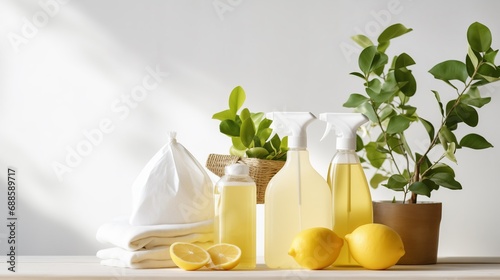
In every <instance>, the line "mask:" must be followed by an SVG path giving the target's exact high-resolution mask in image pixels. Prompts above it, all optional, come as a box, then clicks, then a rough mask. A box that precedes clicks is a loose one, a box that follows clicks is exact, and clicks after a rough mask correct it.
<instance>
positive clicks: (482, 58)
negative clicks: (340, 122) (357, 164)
mask: <svg viewBox="0 0 500 280" xmlns="http://www.w3.org/2000/svg"><path fill="white" fill-rule="evenodd" d="M411 31H412V29H411V28H406V27H405V26H404V25H402V24H394V25H392V26H389V27H388V28H386V29H385V30H384V31H382V33H381V34H380V35H379V37H378V38H377V42H378V45H375V44H374V43H373V42H372V41H371V40H370V39H369V38H368V37H366V36H364V35H356V36H353V38H352V39H353V40H354V41H355V42H356V43H358V44H359V45H360V46H361V47H363V48H364V49H363V50H362V51H361V53H360V55H359V59H358V66H359V70H360V72H353V73H351V75H353V76H356V77H359V78H361V79H362V80H363V84H364V88H365V93H353V94H351V95H350V96H349V98H348V99H347V101H346V102H345V103H344V107H347V108H353V109H354V110H356V111H358V112H360V113H363V114H364V115H366V116H367V117H368V118H369V120H370V125H369V126H368V128H367V130H368V135H370V140H369V141H368V143H366V144H365V143H364V142H363V140H362V139H361V137H359V136H358V141H357V150H358V151H360V152H361V161H362V163H363V164H364V165H367V166H369V167H373V168H375V169H376V172H375V174H374V175H373V177H372V178H371V179H370V185H371V186H372V187H373V188H377V187H378V186H379V185H383V186H385V187H387V188H389V189H391V190H394V191H400V192H403V193H404V199H403V200H404V201H406V198H407V195H409V194H411V201H412V202H413V203H416V201H417V195H425V196H428V197H430V196H431V192H432V191H435V190H438V189H439V187H444V188H448V189H452V190H458V189H462V185H461V184H460V183H459V182H458V181H457V180H456V179H455V172H454V171H453V168H452V167H450V166H449V165H447V164H445V163H444V162H443V160H444V159H448V160H449V161H451V162H454V163H456V162H457V159H456V157H455V153H456V151H457V150H459V149H461V148H470V149H475V150H480V149H486V148H490V147H493V145H491V143H489V142H488V141H487V140H486V139H485V138H484V137H483V136H481V135H478V134H475V133H470V134H467V135H465V136H464V137H462V139H460V141H459V140H458V139H457V136H456V131H457V130H458V128H459V127H462V126H468V127H469V128H474V127H476V126H477V125H478V123H479V114H478V111H477V110H478V109H479V108H482V107H483V106H484V105H486V104H488V103H489V102H490V101H491V98H490V97H482V96H481V94H480V91H479V88H480V87H481V86H484V85H486V84H489V83H493V82H496V81H498V80H500V66H497V65H496V64H495V58H496V55H497V53H498V50H493V49H492V48H491V43H492V36H491V32H490V30H489V29H488V27H486V26H485V25H483V24H481V23H478V22H475V23H473V24H471V25H470V26H469V28H468V30H467V42H468V45H469V46H468V51H467V54H466V56H465V59H464V61H459V60H446V61H443V62H440V63H438V64H436V65H435V66H434V67H432V68H431V69H430V70H429V73H430V74H431V75H432V76H433V77H434V78H435V79H436V80H441V81H443V82H444V83H446V84H447V85H449V86H450V87H451V89H452V91H454V92H455V93H456V97H455V98H451V100H448V101H447V102H444V101H443V100H442V99H441V96H440V94H439V93H438V92H437V91H435V90H432V94H433V95H434V98H433V99H434V100H435V102H436V103H437V106H436V107H437V109H438V110H439V112H440V115H441V120H440V121H439V122H438V123H436V124H433V123H431V122H430V121H428V120H427V119H425V118H422V117H421V116H420V115H419V114H418V113H417V108H416V107H415V106H412V105H411V103H410V102H411V99H412V97H413V96H414V95H415V94H416V93H417V81H416V79H415V77H414V76H413V73H412V70H411V69H410V68H411V66H413V65H415V60H414V59H413V58H412V57H411V56H410V55H409V54H407V53H401V54H399V55H396V56H394V57H393V58H392V60H391V61H389V59H388V58H389V57H388V55H387V54H386V51H387V50H388V48H389V46H390V41H391V40H392V39H395V38H397V37H400V36H402V35H404V34H406V33H408V32H411ZM444 104H446V106H444ZM425 110H429V109H428V108H425ZM415 123H420V124H421V125H422V127H423V128H424V130H425V131H426V133H427V135H428V137H429V142H428V146H427V147H426V148H425V151H424V152H423V153H422V154H420V153H414V152H413V151H412V148H411V147H410V145H409V144H408V142H407V141H406V135H405V133H406V132H407V131H408V129H409V128H410V127H412V125H413V124H415ZM437 147H441V150H442V153H441V156H439V157H438V158H435V159H430V158H429V155H430V152H431V151H433V150H434V149H435V148H437Z"/></svg>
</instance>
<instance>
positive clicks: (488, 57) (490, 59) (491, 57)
mask: <svg viewBox="0 0 500 280" xmlns="http://www.w3.org/2000/svg"><path fill="white" fill-rule="evenodd" d="M497 53H498V50H495V51H494V50H489V51H488V52H487V53H486V54H485V55H484V60H486V62H489V63H491V64H495V58H496V56H497Z"/></svg>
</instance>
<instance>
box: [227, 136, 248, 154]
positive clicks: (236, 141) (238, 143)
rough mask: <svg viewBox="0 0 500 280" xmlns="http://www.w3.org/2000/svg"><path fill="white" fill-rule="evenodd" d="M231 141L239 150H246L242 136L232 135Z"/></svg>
mask: <svg viewBox="0 0 500 280" xmlns="http://www.w3.org/2000/svg"><path fill="white" fill-rule="evenodd" d="M231 143H233V147H234V148H235V149H238V150H242V151H245V150H246V149H247V147H245V145H243V143H241V138H240V137H231Z"/></svg>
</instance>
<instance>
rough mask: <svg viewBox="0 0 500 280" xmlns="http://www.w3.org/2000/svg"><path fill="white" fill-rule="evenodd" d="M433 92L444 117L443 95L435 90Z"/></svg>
mask: <svg viewBox="0 0 500 280" xmlns="http://www.w3.org/2000/svg"><path fill="white" fill-rule="evenodd" d="M432 92H433V93H434V97H436V100H437V102H438V105H439V109H440V110H441V116H443V117H444V108H443V103H441V97H440V96H439V92H437V91H435V90H433V91H432Z"/></svg>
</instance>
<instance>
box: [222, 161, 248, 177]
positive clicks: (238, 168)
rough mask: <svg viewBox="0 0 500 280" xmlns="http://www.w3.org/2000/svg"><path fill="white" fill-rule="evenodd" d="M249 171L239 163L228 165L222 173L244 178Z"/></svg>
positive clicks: (244, 165)
mask: <svg viewBox="0 0 500 280" xmlns="http://www.w3.org/2000/svg"><path fill="white" fill-rule="evenodd" d="M249 171H250V169H249V168H248V165H246V164H241V163H235V164H230V165H228V166H226V167H225V168H224V173H225V174H226V175H239V176H244V175H248V173H249Z"/></svg>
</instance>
